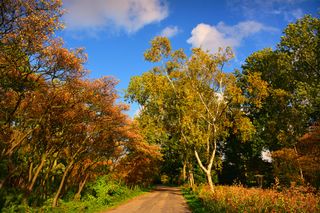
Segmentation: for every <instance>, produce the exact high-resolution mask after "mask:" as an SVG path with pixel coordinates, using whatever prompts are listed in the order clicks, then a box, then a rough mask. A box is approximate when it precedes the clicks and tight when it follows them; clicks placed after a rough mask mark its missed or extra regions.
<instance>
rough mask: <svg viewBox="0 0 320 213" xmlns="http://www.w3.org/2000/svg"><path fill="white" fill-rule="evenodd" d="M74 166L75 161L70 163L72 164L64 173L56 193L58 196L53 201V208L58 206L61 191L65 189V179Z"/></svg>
mask: <svg viewBox="0 0 320 213" xmlns="http://www.w3.org/2000/svg"><path fill="white" fill-rule="evenodd" d="M72 165H73V161H71V162H70V164H69V165H68V167H67V168H66V170H65V171H64V173H63V176H62V179H61V182H60V185H59V188H58V191H57V192H56V195H55V196H54V199H53V202H52V207H56V206H57V203H58V198H59V196H60V193H61V190H62V188H63V185H64V181H65V179H66V177H67V174H68V172H69V170H70V169H71V167H72Z"/></svg>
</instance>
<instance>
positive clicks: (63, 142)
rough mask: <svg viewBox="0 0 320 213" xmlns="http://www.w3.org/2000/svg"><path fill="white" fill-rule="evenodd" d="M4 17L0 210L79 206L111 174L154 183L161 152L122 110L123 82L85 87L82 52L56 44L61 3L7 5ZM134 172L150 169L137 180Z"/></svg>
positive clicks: (14, 0)
mask: <svg viewBox="0 0 320 213" xmlns="http://www.w3.org/2000/svg"><path fill="white" fill-rule="evenodd" d="M0 10H1V20H0V97H1V98H0V149H1V152H0V190H1V191H0V192H1V193H0V209H1V208H3V207H5V206H9V205H10V202H14V203H19V202H25V203H27V205H33V206H37V205H42V203H43V202H44V201H46V200H47V199H49V198H50V199H52V206H56V205H57V203H58V200H59V198H60V197H61V196H63V195H65V194H66V193H67V192H68V191H70V190H72V191H73V192H74V197H75V199H79V198H80V196H81V191H82V190H83V188H84V186H85V184H86V182H88V181H90V180H94V179H95V178H96V177H97V176H100V175H105V174H110V173H113V174H117V177H119V178H121V179H123V180H124V181H127V182H128V183H130V184H136V183H141V182H142V180H144V181H145V182H148V180H149V177H151V175H150V171H151V168H150V166H151V165H153V164H154V163H155V162H156V161H157V160H158V158H159V156H160V155H159V153H158V148H157V146H151V145H149V144H148V143H146V141H145V140H144V138H143V137H142V136H141V135H139V132H138V128H137V127H136V124H134V123H133V122H132V121H130V119H129V118H128V117H127V115H125V114H124V113H123V112H124V110H126V109H127V108H128V107H127V106H126V105H125V104H121V103H117V102H116V99H117V97H118V96H117V93H116V90H115V85H116V84H117V81H116V80H115V79H113V78H111V77H104V78H101V79H97V80H88V79H86V78H85V76H86V74H87V72H88V71H87V70H85V68H84V63H85V61H86V55H85V54H84V52H83V50H82V49H75V50H69V49H66V48H64V47H63V41H62V40H61V39H59V38H57V37H56V36H55V34H54V33H55V31H57V30H60V29H61V28H62V24H61V23H60V21H59V18H60V17H61V15H62V14H63V11H62V8H61V1H59V0H50V1H47V0H40V1H33V0H23V1H22V0H4V1H1V5H0ZM136 165H138V166H140V167H141V166H143V167H144V168H145V169H144V170H142V171H141V172H140V173H139V176H134V177H132V174H133V173H135V172H136V171H135V170H136V169H137V168H139V167H138V166H136ZM148 168H149V169H148ZM115 171H117V172H115ZM148 172H149V173H148ZM145 182H144V183H145Z"/></svg>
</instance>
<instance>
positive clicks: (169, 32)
mask: <svg viewBox="0 0 320 213" xmlns="http://www.w3.org/2000/svg"><path fill="white" fill-rule="evenodd" d="M179 32H180V30H179V28H178V27H177V26H170V27H166V28H164V29H163V30H162V31H161V33H160V35H161V36H164V37H168V38H171V37H173V36H175V35H177V34H178V33H179Z"/></svg>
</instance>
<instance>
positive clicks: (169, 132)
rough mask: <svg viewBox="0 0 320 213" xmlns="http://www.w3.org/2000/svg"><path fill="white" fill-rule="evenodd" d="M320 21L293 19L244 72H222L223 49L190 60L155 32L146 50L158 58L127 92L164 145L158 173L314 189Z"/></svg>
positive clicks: (149, 134) (318, 175)
mask: <svg viewBox="0 0 320 213" xmlns="http://www.w3.org/2000/svg"><path fill="white" fill-rule="evenodd" d="M319 27H320V20H319V18H315V17H311V16H305V17H304V18H302V19H299V20H297V22H296V23H292V24H289V25H288V27H287V28H286V29H285V30H284V35H283V36H282V37H281V40H280V43H279V44H278V45H277V47H276V48H275V49H274V50H272V49H270V48H267V49H263V50H261V51H258V52H255V53H253V54H252V55H250V56H249V57H248V58H247V59H246V61H245V63H244V64H243V66H242V71H238V70H235V71H232V70H226V71H225V70H224V69H225V68H226V67H227V66H225V65H226V64H227V63H228V62H229V61H230V60H231V59H232V57H233V54H232V52H231V50H230V49H229V48H227V49H226V50H222V49H220V50H219V51H218V52H217V53H214V54H212V53H210V52H207V51H203V50H201V49H199V48H195V49H193V50H192V54H191V56H190V57H187V56H186V55H185V54H184V52H183V51H182V50H175V51H174V50H172V49H171V45H170V41H169V40H168V39H167V38H163V37H156V38H155V39H154V40H153V41H152V42H151V47H150V49H148V50H147V51H146V52H145V55H144V56H145V59H146V60H147V61H150V62H155V63H157V64H160V65H159V66H155V67H154V68H153V69H152V70H150V71H149V72H146V73H144V74H142V75H141V76H135V77H133V78H132V79H131V82H130V85H129V87H128V91H127V98H128V99H129V100H131V101H135V102H138V103H139V104H140V105H141V112H140V114H139V116H138V117H137V120H138V122H139V125H140V127H141V129H142V132H143V134H144V135H145V137H146V138H147V140H148V141H149V142H150V143H156V144H160V145H161V147H162V152H163V159H164V163H163V165H162V167H161V171H162V174H163V175H165V176H168V179H169V181H171V182H181V181H182V182H184V181H188V182H189V184H190V185H191V186H192V185H193V184H194V182H197V183H201V182H207V183H208V184H209V186H210V188H211V190H214V187H213V183H214V182H216V183H224V184H232V183H235V182H236V183H239V182H240V183H241V184H245V185H247V186H259V185H260V186H270V185H271V184H280V185H285V186H290V185H292V184H302V185H304V184H311V185H313V186H314V187H319V183H320V168H319V165H320V164H319V157H320V151H319V146H320V141H319V123H317V122H318V121H319V119H320V87H319V85H320V81H319V80H320V67H319V58H320V52H319V51H320V46H319V44H320V40H319ZM158 62H162V63H158ZM268 153H270V154H269V155H268ZM263 155H264V157H263ZM265 155H267V156H265Z"/></svg>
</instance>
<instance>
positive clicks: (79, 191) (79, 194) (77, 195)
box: [74, 175, 89, 200]
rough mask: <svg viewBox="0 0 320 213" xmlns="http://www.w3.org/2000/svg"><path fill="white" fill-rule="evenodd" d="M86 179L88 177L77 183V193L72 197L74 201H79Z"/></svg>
mask: <svg viewBox="0 0 320 213" xmlns="http://www.w3.org/2000/svg"><path fill="white" fill-rule="evenodd" d="M88 177H89V175H86V177H85V178H84V180H83V181H81V182H80V183H79V188H78V192H77V194H75V196H74V199H75V200H80V198H81V192H82V189H83V187H84V185H85V184H86V182H87V179H88Z"/></svg>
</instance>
